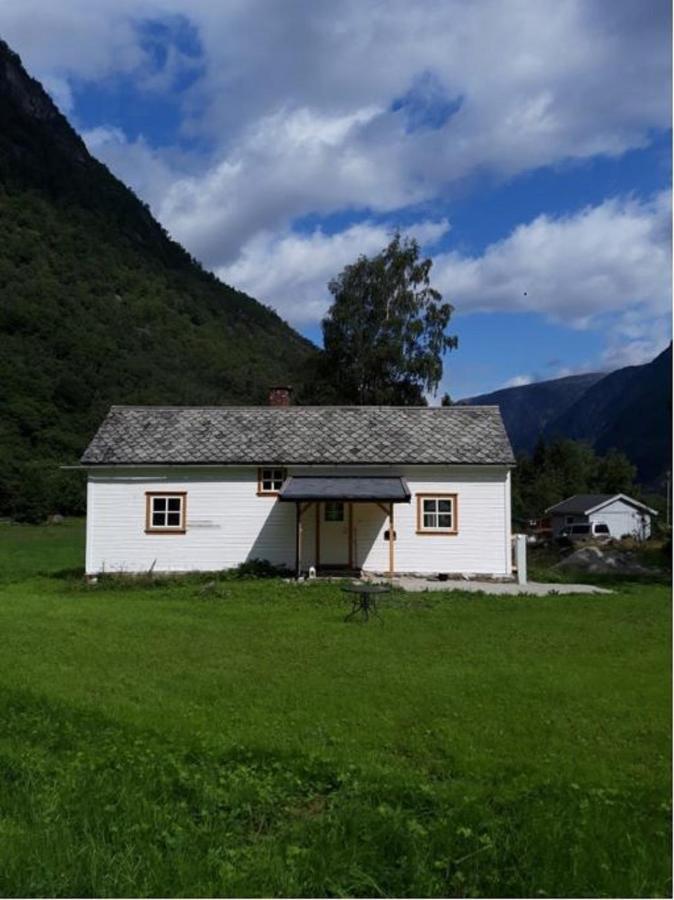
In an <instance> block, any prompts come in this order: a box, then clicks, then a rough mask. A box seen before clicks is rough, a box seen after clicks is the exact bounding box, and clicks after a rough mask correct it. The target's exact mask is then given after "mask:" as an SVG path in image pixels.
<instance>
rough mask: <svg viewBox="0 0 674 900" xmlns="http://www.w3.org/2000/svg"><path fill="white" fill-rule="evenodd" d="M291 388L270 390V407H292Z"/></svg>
mask: <svg viewBox="0 0 674 900" xmlns="http://www.w3.org/2000/svg"><path fill="white" fill-rule="evenodd" d="M292 390H293V389H292V388H291V387H273V388H269V405H270V406H290V395H291V393H292Z"/></svg>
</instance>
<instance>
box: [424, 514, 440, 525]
mask: <svg viewBox="0 0 674 900" xmlns="http://www.w3.org/2000/svg"><path fill="white" fill-rule="evenodd" d="M437 526H438V517H437V516H436V515H435V514H433V513H424V528H437Z"/></svg>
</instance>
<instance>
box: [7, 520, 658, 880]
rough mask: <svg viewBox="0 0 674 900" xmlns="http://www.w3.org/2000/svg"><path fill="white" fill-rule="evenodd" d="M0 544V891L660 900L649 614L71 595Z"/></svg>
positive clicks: (134, 588) (28, 549)
mask: <svg viewBox="0 0 674 900" xmlns="http://www.w3.org/2000/svg"><path fill="white" fill-rule="evenodd" d="M82 537H83V530H82V525H81V523H67V524H65V525H62V526H53V527H50V528H37V527H28V526H25V527H23V526H13V527H9V526H4V527H2V528H1V529H0V634H1V635H2V653H1V654H0V894H2V895H4V896H45V895H49V896H51V895H53V896H76V897H80V896H128V895H133V896H136V895H139V896H152V895H155V896H156V895H161V896H251V895H252V896H255V895H272V896H283V895H292V896H539V897H545V896H610V897H631V896H644V897H645V896H668V895H669V894H670V891H671V885H670V879H669V874H670V869H671V857H670V819H671V806H670V791H671V787H670V780H671V779H670V776H671V773H670V709H671V699H670V697H671V691H670V689H671V684H670V672H671V669H670V665H671V663H670V634H671V632H670V596H669V590H668V588H667V586H666V585H658V584H653V585H646V584H623V585H620V586H619V588H618V590H617V591H616V593H615V594H613V595H611V596H572V597H568V596H564V597H563V596H552V597H548V598H528V597H519V598H517V597H486V596H485V597H483V596H479V595H467V594H461V593H453V594H441V593H436V594H422V595H402V594H398V595H391V597H390V598H388V599H387V600H385V602H384V603H383V604H382V607H383V613H382V615H383V624H379V623H377V622H376V621H374V622H369V623H367V624H358V623H347V624H344V622H343V621H342V619H343V615H344V612H345V604H344V599H343V598H344V595H343V594H342V593H341V592H340V590H339V586H338V585H335V584H311V585H293V584H286V583H284V582H282V581H237V580H233V579H227V578H222V579H218V580H217V582H216V583H215V585H213V584H212V583H211V584H210V585H209V584H207V583H206V580H205V579H196V578H195V579H185V580H183V581H179V580H173V581H170V582H165V583H155V584H147V583H146V584H138V585H132V584H129V583H114V582H112V583H111V582H102V583H100V584H98V585H95V586H91V587H88V586H85V585H84V584H83V582H82V579H81V578H79V577H77V576H76V574H75V572H76V571H77V568H78V567H79V566H81V564H82Z"/></svg>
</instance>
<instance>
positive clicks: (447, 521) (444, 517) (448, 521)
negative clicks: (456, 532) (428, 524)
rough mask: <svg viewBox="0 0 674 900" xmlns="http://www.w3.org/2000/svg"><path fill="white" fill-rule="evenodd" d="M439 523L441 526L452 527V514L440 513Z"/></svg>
mask: <svg viewBox="0 0 674 900" xmlns="http://www.w3.org/2000/svg"><path fill="white" fill-rule="evenodd" d="M438 525H439V527H440V528H451V527H452V516H451V514H449V513H440V515H439V516H438Z"/></svg>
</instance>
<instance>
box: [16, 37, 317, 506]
mask: <svg viewBox="0 0 674 900" xmlns="http://www.w3.org/2000/svg"><path fill="white" fill-rule="evenodd" d="M0 351H1V352H0V514H3V515H16V516H19V517H20V516H23V515H28V516H33V517H34V516H35V515H37V511H38V510H41V511H42V512H45V511H55V510H59V511H62V512H71V511H81V509H82V491H81V487H80V486H79V485H75V484H74V483H73V480H72V477H71V476H68V475H67V474H65V473H63V472H61V471H60V470H59V468H58V466H59V464H62V463H70V462H74V461H76V460H77V459H78V458H79V455H80V454H81V452H82V451H83V449H84V447H85V446H86V444H87V443H88V440H89V439H90V437H91V435H92V434H93V433H94V431H95V430H96V427H97V426H98V424H99V423H100V421H101V420H102V418H103V416H104V414H105V413H106V412H107V409H108V407H109V406H110V405H112V404H113V403H148V404H155V403H173V404H185V403H192V404H212V405H218V404H223V403H230V402H239V403H263V402H265V401H266V396H267V390H268V388H269V386H270V385H272V384H283V383H290V384H293V385H294V386H295V388H296V391H297V394H298V395H300V396H301V395H302V392H303V390H304V386H305V385H306V384H307V383H308V379H309V378H310V371H311V364H312V361H313V360H315V358H316V356H317V354H318V350H317V348H316V347H315V346H314V345H313V344H312V343H311V342H310V341H308V340H307V339H305V338H304V337H302V336H301V335H299V334H298V333H297V332H295V331H294V330H293V329H292V328H291V327H290V326H289V325H288V324H286V323H285V322H284V321H283V320H282V319H281V318H280V316H278V315H277V313H275V312H274V311H273V310H271V309H269V308H268V307H266V306H264V305H262V304H260V303H259V302H258V301H256V300H254V299H253V298H251V297H249V296H247V295H246V294H244V293H242V292H241V291H237V290H236V289H234V288H232V287H230V286H228V285H225V284H223V283H222V282H220V281H218V280H217V279H216V278H215V276H213V275H212V274H210V273H208V272H206V271H205V270H204V269H203V268H202V267H201V266H200V265H199V263H198V262H197V261H196V260H194V259H193V258H192V256H191V255H190V254H189V253H188V252H187V251H186V250H185V249H184V248H183V247H181V246H180V245H179V244H178V243H176V242H175V241H173V240H172V239H171V238H170V237H169V235H168V234H167V233H166V231H165V229H164V228H163V227H162V226H161V225H160V223H159V222H157V221H156V220H155V219H154V218H153V216H152V214H151V212H150V210H149V208H148V207H147V206H146V205H145V204H144V203H142V201H140V200H139V199H138V197H136V195H135V194H134V193H133V192H132V191H131V190H130V189H129V188H128V187H126V185H124V184H123V183H122V182H121V181H119V180H118V179H117V178H116V177H115V176H114V175H113V174H112V173H111V172H110V171H109V170H108V169H107V167H106V166H105V165H103V163H101V162H99V161H98V160H96V159H95V158H94V157H93V156H92V155H91V154H90V153H89V151H88V150H87V148H86V146H85V144H84V142H83V141H82V139H81V137H80V136H79V135H78V134H77V132H76V131H75V130H74V129H73V128H72V126H71V125H70V123H69V122H68V121H67V119H66V118H65V117H64V116H63V115H62V114H61V113H60V112H59V110H58V109H57V107H56V105H55V104H54V103H53V101H52V100H51V98H50V97H49V96H48V95H47V93H46V91H45V90H44V89H43V88H42V86H41V85H40V84H39V82H38V81H36V80H35V79H34V78H32V77H31V76H30V75H29V74H28V73H27V72H26V71H25V69H24V68H23V65H22V63H21V60H20V58H19V56H18V55H17V54H16V53H14V52H13V51H12V50H11V49H10V48H9V47H8V45H7V44H6V43H4V42H3V41H1V40H0ZM308 373H309V374H308Z"/></svg>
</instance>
